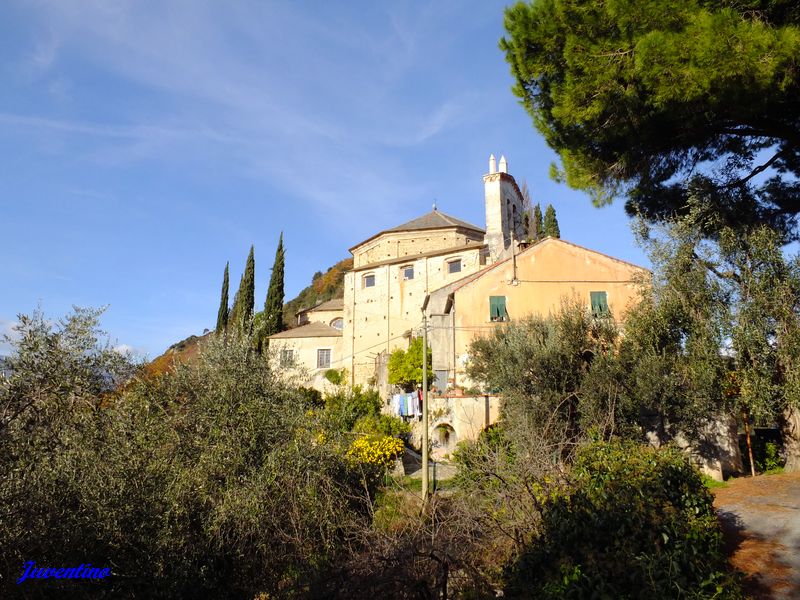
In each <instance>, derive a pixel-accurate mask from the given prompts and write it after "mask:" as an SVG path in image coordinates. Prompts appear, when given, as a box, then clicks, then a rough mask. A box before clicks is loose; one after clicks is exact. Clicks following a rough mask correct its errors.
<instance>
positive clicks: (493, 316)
mask: <svg viewBox="0 0 800 600" xmlns="http://www.w3.org/2000/svg"><path fill="white" fill-rule="evenodd" d="M507 315H508V313H507V312H506V297H505V296H489V320H490V321H505V320H506V316H507Z"/></svg>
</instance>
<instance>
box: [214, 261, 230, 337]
mask: <svg viewBox="0 0 800 600" xmlns="http://www.w3.org/2000/svg"><path fill="white" fill-rule="evenodd" d="M229 267H230V265H229V263H225V275H223V277H222V294H221V296H220V299H219V311H218V312H217V329H216V331H217V335H221V334H222V333H224V332H225V331H227V329H228V315H229V309H228V271H229Z"/></svg>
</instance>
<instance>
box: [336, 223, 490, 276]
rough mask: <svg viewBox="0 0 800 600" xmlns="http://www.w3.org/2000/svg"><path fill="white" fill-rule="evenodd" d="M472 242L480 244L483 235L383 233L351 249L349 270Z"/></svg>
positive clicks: (450, 231)
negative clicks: (350, 267) (351, 255)
mask: <svg viewBox="0 0 800 600" xmlns="http://www.w3.org/2000/svg"><path fill="white" fill-rule="evenodd" d="M474 242H483V233H480V232H476V231H471V230H468V229H463V228H449V229H429V230H424V231H398V232H390V233H383V234H381V235H380V236H378V237H376V238H375V239H373V240H369V241H367V242H365V243H363V244H361V245H359V246H357V247H355V248H353V249H352V251H353V268H354V269H358V268H360V267H363V266H365V265H368V264H371V263H376V262H382V261H386V260H392V259H395V258H402V257H405V256H409V257H412V256H415V255H418V254H424V253H426V252H431V251H434V250H444V249H449V248H457V247H458V246H464V245H467V244H470V243H474Z"/></svg>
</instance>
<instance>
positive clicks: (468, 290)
mask: <svg viewBox="0 0 800 600" xmlns="http://www.w3.org/2000/svg"><path fill="white" fill-rule="evenodd" d="M516 263H517V271H516V279H517V284H516V285H514V284H513V283H512V280H513V279H514V266H513V261H511V260H509V261H506V262H504V263H501V264H498V265H497V266H496V267H494V268H492V269H487V271H486V272H485V273H484V274H483V275H481V276H480V277H479V278H476V279H475V280H474V281H473V282H471V283H467V284H466V285H463V286H462V287H460V288H457V289H455V290H454V291H453V300H454V302H453V310H454V314H453V315H451V316H449V317H440V318H439V320H438V321H437V320H436V319H435V318H432V319H431V322H432V324H433V326H434V327H436V326H437V325H438V326H439V329H438V330H435V331H433V332H432V336H431V347H432V350H433V368H434V369H437V370H444V369H447V370H448V371H449V378H450V379H451V380H452V379H455V382H456V384H457V385H462V386H465V385H469V383H470V382H469V381H467V380H466V377H465V374H464V368H465V365H466V362H467V360H468V349H469V345H470V343H471V342H472V341H473V340H474V339H475V338H476V337H478V336H481V335H486V334H488V333H490V332H491V331H492V330H493V329H494V328H495V327H498V326H501V325H502V323H495V322H492V321H491V320H490V318H489V297H490V296H505V298H506V309H507V311H508V316H509V318H510V320H512V321H513V320H518V319H521V318H523V317H525V316H527V315H531V314H538V315H548V314H551V313H555V312H557V311H558V310H559V309H560V307H561V305H562V302H563V301H564V300H577V301H578V302H580V303H582V304H583V305H584V306H585V307H586V310H590V309H591V304H590V295H589V293H590V292H593V291H604V292H606V294H607V299H608V306H609V310H610V311H611V313H612V315H613V316H614V317H615V318H620V317H621V315H622V314H623V313H624V311H625V310H626V309H627V308H628V307H629V306H630V305H631V303H633V302H635V301H637V300H638V298H639V296H638V284H637V282H636V280H637V277H642V276H646V275H647V273H648V272H647V270H646V269H643V268H641V267H637V266H635V265H631V264H629V263H626V262H623V261H619V260H616V259H613V258H611V257H608V256H605V255H603V254H600V253H597V252H593V251H591V250H587V249H584V248H581V247H579V246H575V245H573V244H569V243H567V242H563V241H561V240H555V239H548V240H545V241H543V242H540V243H539V244H537V245H535V246H533V247H531V248H529V249H528V250H527V251H525V252H523V253H521V254H520V255H518V256H517V260H516ZM446 292H448V290H446V289H445V290H442V291H441V292H440V293H438V294H437V295H436V296H437V297H436V302H430V303H429V308H430V310H431V312H434V311H436V310H438V309H440V308H441V306H440V305H441V304H442V303H443V302H444V299H445V297H446ZM453 325H454V326H455V329H453ZM437 346H439V348H438V349H437Z"/></svg>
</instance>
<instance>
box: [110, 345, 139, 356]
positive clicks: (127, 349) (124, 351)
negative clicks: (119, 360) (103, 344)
mask: <svg viewBox="0 0 800 600" xmlns="http://www.w3.org/2000/svg"><path fill="white" fill-rule="evenodd" d="M112 350H114V352H116V353H117V354H121V355H123V356H125V355H130V354H133V353H134V350H133V347H131V346H129V345H128V344H117V345H116V346H114V347H113V348H112Z"/></svg>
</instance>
